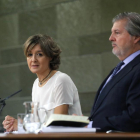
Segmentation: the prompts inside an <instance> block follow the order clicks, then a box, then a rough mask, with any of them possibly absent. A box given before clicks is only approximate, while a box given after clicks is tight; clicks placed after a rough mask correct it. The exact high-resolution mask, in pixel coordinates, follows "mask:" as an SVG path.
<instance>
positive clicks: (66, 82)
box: [54, 74, 76, 107]
mask: <svg viewBox="0 0 140 140" xmlns="http://www.w3.org/2000/svg"><path fill="white" fill-rule="evenodd" d="M74 90H76V87H75V85H74V83H73V81H72V80H71V78H70V77H69V76H68V75H66V74H62V75H60V76H59V77H58V79H57V80H56V83H55V90H54V99H55V107H57V106H60V105H62V104H68V105H73V100H74Z"/></svg>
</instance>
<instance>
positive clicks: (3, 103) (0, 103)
mask: <svg viewBox="0 0 140 140" xmlns="http://www.w3.org/2000/svg"><path fill="white" fill-rule="evenodd" d="M21 91H22V90H19V91H17V92H15V93H13V94H12V95H10V96H8V97H6V98H4V99H3V100H1V98H0V106H1V108H0V114H1V112H2V110H3V108H4V106H5V105H6V103H5V100H7V99H9V98H10V97H12V96H14V95H15V94H17V93H19V92H21Z"/></svg>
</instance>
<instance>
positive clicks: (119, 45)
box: [109, 19, 135, 60]
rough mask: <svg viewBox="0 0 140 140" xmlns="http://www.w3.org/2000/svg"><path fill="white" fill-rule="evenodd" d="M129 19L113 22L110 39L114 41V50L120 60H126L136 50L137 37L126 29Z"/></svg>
mask: <svg viewBox="0 0 140 140" xmlns="http://www.w3.org/2000/svg"><path fill="white" fill-rule="evenodd" d="M126 23H127V21H126V20H125V19H123V20H119V21H116V22H115V23H114V24H113V27H112V30H111V32H112V33H111V35H110V38H109V40H110V41H111V42H112V47H113V49H112V52H113V54H114V55H116V56H117V57H118V58H119V59H120V60H124V59H125V58H126V57H128V56H129V55H130V54H132V53H133V52H134V49H135V48H134V40H135V37H134V36H131V35H130V34H129V33H128V32H127V30H126V29H125V26H126Z"/></svg>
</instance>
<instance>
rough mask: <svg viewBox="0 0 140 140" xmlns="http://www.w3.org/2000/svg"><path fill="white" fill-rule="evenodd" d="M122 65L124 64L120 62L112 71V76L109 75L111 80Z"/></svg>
mask: <svg viewBox="0 0 140 140" xmlns="http://www.w3.org/2000/svg"><path fill="white" fill-rule="evenodd" d="M122 65H124V62H123V61H121V62H120V63H119V64H118V65H117V66H116V68H115V69H114V71H113V73H112V75H111V79H112V78H113V77H114V76H115V75H116V74H117V72H118V71H119V70H120V68H121V66H122Z"/></svg>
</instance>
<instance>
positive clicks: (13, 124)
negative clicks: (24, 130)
mask: <svg viewBox="0 0 140 140" xmlns="http://www.w3.org/2000/svg"><path fill="white" fill-rule="evenodd" d="M2 124H3V128H4V129H6V132H11V131H17V120H16V119H15V118H13V117H11V116H6V117H5V120H4V121H3V122H2Z"/></svg>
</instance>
